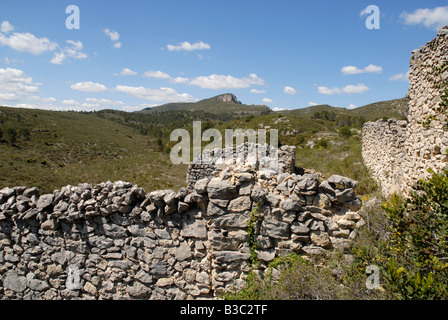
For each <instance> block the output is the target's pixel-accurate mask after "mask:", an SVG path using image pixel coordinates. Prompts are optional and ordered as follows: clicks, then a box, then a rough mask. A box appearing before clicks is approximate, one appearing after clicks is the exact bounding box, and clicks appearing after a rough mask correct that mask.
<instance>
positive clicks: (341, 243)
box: [330, 237, 353, 253]
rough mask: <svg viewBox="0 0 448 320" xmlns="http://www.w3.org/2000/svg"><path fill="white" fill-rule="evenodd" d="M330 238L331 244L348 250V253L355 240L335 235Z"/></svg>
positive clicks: (343, 250)
mask: <svg viewBox="0 0 448 320" xmlns="http://www.w3.org/2000/svg"><path fill="white" fill-rule="evenodd" d="M330 239H331V244H332V245H333V247H335V248H336V249H337V250H339V251H342V252H346V253H349V252H350V249H351V246H352V243H353V241H351V240H347V239H341V238H335V237H330Z"/></svg>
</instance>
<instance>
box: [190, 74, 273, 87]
mask: <svg viewBox="0 0 448 320" xmlns="http://www.w3.org/2000/svg"><path fill="white" fill-rule="evenodd" d="M189 84H190V85H192V86H197V87H200V88H202V89H241V88H248V87H250V86H251V85H263V84H264V80H263V79H262V78H260V77H258V76H257V75H256V74H255V73H251V74H250V75H249V77H246V78H235V77H233V76H230V75H227V76H225V75H219V74H212V75H209V76H199V77H196V78H194V79H192V80H190V82H189Z"/></svg>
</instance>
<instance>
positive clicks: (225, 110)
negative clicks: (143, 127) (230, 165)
mask: <svg viewBox="0 0 448 320" xmlns="http://www.w3.org/2000/svg"><path fill="white" fill-rule="evenodd" d="M178 110H184V111H201V112H207V113H212V114H217V115H231V116H232V117H236V116H240V115H249V114H253V115H259V114H266V113H269V112H271V109H269V108H268V107H267V106H264V105H245V104H241V102H239V101H238V100H237V98H236V97H235V96H234V95H233V94H230V93H226V94H222V95H218V96H215V97H212V98H209V99H204V100H201V101H198V102H190V103H185V102H181V103H168V104H164V105H161V106H158V107H154V108H151V109H149V110H148V109H144V110H141V111H137V112H139V113H148V114H151V113H155V112H163V111H178Z"/></svg>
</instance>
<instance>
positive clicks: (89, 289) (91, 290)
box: [83, 282, 98, 296]
mask: <svg viewBox="0 0 448 320" xmlns="http://www.w3.org/2000/svg"><path fill="white" fill-rule="evenodd" d="M83 290H84V291H85V292H87V293H88V294H90V295H92V296H96V295H97V293H98V290H97V289H96V287H95V286H94V285H93V284H91V283H90V282H86V283H85V284H84V287H83Z"/></svg>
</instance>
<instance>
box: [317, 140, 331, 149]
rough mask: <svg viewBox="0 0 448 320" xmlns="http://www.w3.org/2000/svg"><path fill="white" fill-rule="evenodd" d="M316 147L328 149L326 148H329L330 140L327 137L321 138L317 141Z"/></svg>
mask: <svg viewBox="0 0 448 320" xmlns="http://www.w3.org/2000/svg"><path fill="white" fill-rule="evenodd" d="M316 148H317V149H326V148H328V140H327V139H320V140H319V141H318V142H317V143H316Z"/></svg>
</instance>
